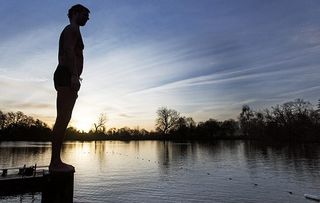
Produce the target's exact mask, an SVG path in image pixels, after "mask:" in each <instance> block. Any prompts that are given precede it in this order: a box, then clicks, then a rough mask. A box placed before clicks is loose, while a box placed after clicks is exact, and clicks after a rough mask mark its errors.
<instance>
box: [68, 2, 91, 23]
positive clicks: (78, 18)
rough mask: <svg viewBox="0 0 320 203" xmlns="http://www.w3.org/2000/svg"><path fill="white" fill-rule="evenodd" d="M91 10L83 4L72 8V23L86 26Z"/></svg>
mask: <svg viewBox="0 0 320 203" xmlns="http://www.w3.org/2000/svg"><path fill="white" fill-rule="evenodd" d="M89 13H90V10H89V9H88V8H86V7H84V6H82V5H81V4H77V5H74V6H72V7H71V8H70V9H69V11H68V17H69V19H70V21H73V20H74V21H75V22H76V23H77V24H78V25H80V26H84V25H85V24H86V22H87V21H88V20H89Z"/></svg>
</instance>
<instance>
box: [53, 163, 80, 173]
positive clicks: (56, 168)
mask: <svg viewBox="0 0 320 203" xmlns="http://www.w3.org/2000/svg"><path fill="white" fill-rule="evenodd" d="M49 171H50V172H60V173H66V172H75V169H74V167H73V166H71V165H69V164H66V163H63V162H59V163H55V164H53V163H50V166H49Z"/></svg>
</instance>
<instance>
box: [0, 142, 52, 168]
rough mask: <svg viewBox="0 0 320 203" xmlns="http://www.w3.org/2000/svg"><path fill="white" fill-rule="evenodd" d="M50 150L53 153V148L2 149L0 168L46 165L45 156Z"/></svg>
mask: <svg viewBox="0 0 320 203" xmlns="http://www.w3.org/2000/svg"><path fill="white" fill-rule="evenodd" d="M48 150H50V151H51V147H47V146H39V147H4V148H1V147H0V166H1V167H21V163H23V164H27V165H33V164H36V163H38V165H39V163H40V164H46V163H45V161H47V160H46V159H45V157H44V156H43V155H45V154H48V153H49V152H48ZM18 164H19V165H18Z"/></svg>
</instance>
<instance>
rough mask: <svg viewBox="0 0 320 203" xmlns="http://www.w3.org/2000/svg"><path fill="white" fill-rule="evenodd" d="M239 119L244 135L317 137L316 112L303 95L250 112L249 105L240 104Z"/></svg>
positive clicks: (294, 138) (319, 117) (319, 116)
mask: <svg viewBox="0 0 320 203" xmlns="http://www.w3.org/2000/svg"><path fill="white" fill-rule="evenodd" d="M239 120H240V125H241V129H242V131H243V133H244V135H248V136H250V137H251V138H257V139H271V140H283V141H284V140H289V141H294V142H296V141H302V140H305V141H311V140H314V141H320V137H319V135H318V130H319V123H320V112H319V111H317V110H314V109H313V108H312V105H311V103H310V102H308V101H304V100H303V99H296V100H294V101H290V102H286V103H284V104H282V105H276V106H275V107H271V111H269V110H268V109H266V110H265V111H263V112H253V111H252V110H250V108H249V106H244V107H243V109H242V112H241V113H240V117H239Z"/></svg>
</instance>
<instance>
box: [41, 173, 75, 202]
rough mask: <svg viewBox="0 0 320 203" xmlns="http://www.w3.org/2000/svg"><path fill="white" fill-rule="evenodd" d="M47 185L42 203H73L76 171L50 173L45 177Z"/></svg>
mask: <svg viewBox="0 0 320 203" xmlns="http://www.w3.org/2000/svg"><path fill="white" fill-rule="evenodd" d="M44 176H45V178H46V183H47V185H45V186H44V190H43V192H42V200H41V202H42V203H56V202H57V203H58V202H59V203H72V202H73V186H74V184H73V181H74V171H70V172H54V173H53V172H50V173H48V174H46V175H44Z"/></svg>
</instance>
